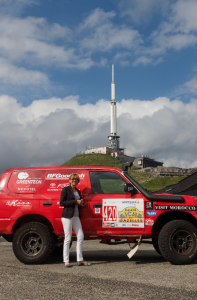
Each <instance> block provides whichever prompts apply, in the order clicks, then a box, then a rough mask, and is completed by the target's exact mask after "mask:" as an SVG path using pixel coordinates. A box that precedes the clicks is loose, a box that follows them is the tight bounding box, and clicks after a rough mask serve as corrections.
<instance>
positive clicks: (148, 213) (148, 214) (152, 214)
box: [146, 210, 157, 217]
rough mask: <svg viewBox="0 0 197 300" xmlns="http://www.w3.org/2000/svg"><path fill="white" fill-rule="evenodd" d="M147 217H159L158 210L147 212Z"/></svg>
mask: <svg viewBox="0 0 197 300" xmlns="http://www.w3.org/2000/svg"><path fill="white" fill-rule="evenodd" d="M146 215H147V217H155V216H156V215H157V212H156V210H151V211H148V210H147V211H146Z"/></svg>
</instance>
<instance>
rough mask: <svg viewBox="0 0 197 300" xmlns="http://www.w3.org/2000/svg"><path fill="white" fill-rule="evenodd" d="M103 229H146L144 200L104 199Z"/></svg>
mask: <svg viewBox="0 0 197 300" xmlns="http://www.w3.org/2000/svg"><path fill="white" fill-rule="evenodd" d="M102 216H103V227H133V228H137V227H138V228H144V199H134V200H127V199H125V200H123V199H103V208H102Z"/></svg>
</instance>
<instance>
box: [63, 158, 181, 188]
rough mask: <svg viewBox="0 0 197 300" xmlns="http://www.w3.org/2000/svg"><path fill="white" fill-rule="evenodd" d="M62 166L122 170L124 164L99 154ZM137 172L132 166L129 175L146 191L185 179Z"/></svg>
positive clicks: (77, 159) (69, 161) (74, 159)
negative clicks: (101, 167)
mask: <svg viewBox="0 0 197 300" xmlns="http://www.w3.org/2000/svg"><path fill="white" fill-rule="evenodd" d="M62 166H109V167H115V168H119V169H122V163H120V162H119V160H118V159H116V158H114V157H112V156H110V155H107V154H97V153H92V154H82V155H77V156H75V157H73V158H71V159H70V160H68V161H67V162H65V163H64V164H63V165H62ZM137 170H138V168H137V167H134V166H132V167H131V169H130V170H129V174H130V175H131V176H132V177H133V178H134V179H135V180H136V181H137V182H138V183H139V184H141V185H142V186H143V187H144V188H145V189H147V190H149V191H152V192H154V191H158V190H161V189H163V188H164V187H166V186H168V185H172V184H176V183H178V182H179V181H180V180H182V179H183V178H185V177H182V176H181V177H178V176H168V177H167V176H166V177H154V176H153V175H154V174H153V173H150V172H149V173H141V172H138V171H137Z"/></svg>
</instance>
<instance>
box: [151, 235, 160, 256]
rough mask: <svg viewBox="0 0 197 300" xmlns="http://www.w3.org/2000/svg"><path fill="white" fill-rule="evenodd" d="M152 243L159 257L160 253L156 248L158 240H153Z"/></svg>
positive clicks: (157, 247)
mask: <svg viewBox="0 0 197 300" xmlns="http://www.w3.org/2000/svg"><path fill="white" fill-rule="evenodd" d="M152 242H153V247H154V249H155V251H157V253H158V254H159V255H161V251H160V249H159V246H158V239H157V238H153V239H152Z"/></svg>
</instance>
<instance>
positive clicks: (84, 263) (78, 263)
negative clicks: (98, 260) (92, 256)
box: [77, 261, 91, 267]
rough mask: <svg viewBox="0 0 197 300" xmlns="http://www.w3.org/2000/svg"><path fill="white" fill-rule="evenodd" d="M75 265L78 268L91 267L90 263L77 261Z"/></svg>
mask: <svg viewBox="0 0 197 300" xmlns="http://www.w3.org/2000/svg"><path fill="white" fill-rule="evenodd" d="M77 265H78V266H79V267H80V266H91V263H89V262H80V261H78V262H77Z"/></svg>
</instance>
